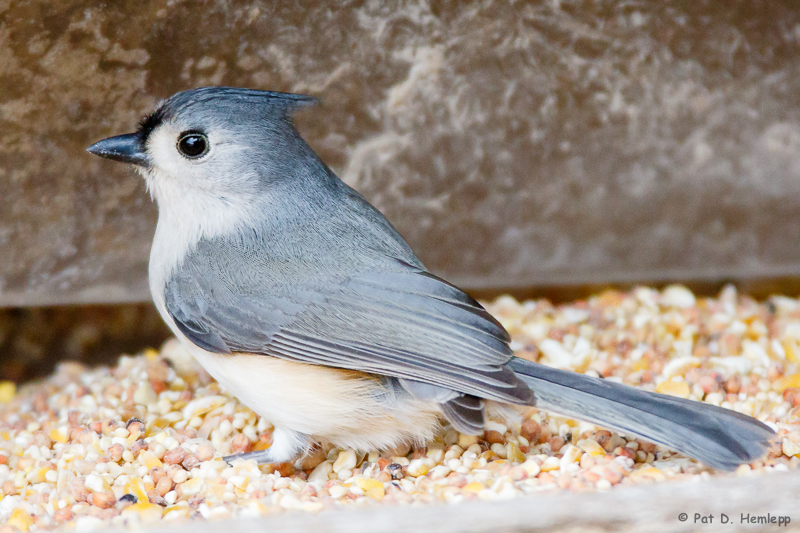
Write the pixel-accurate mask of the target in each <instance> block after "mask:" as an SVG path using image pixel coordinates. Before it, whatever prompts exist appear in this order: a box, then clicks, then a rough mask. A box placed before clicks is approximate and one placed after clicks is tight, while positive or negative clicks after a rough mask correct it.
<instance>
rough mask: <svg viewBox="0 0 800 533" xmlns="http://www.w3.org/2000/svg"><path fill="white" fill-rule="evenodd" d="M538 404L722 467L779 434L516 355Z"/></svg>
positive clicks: (514, 364) (740, 418)
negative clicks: (532, 361) (519, 357)
mask: <svg viewBox="0 0 800 533" xmlns="http://www.w3.org/2000/svg"><path fill="white" fill-rule="evenodd" d="M508 366H510V367H511V368H512V369H513V370H514V371H515V372H516V373H517V375H518V376H519V377H520V378H521V379H522V380H523V381H524V382H525V383H526V384H528V385H529V386H530V387H531V389H533V391H534V394H535V397H536V400H535V406H536V407H539V408H541V409H544V410H546V411H553V412H555V413H558V414H562V415H565V416H570V417H573V418H575V419H578V420H584V421H587V422H592V423H595V424H598V425H602V426H606V427H608V428H611V429H616V430H620V431H622V432H624V433H627V434H631V435H635V436H637V437H641V438H643V439H645V440H648V441H651V442H654V443H657V444H663V445H664V446H667V447H669V448H671V449H673V450H677V451H679V452H681V453H683V454H685V455H688V456H689V457H693V458H694V459H697V460H699V461H701V462H703V463H704V464H706V465H708V466H711V467H714V468H718V469H720V470H734V469H736V467H737V466H739V465H741V464H743V463H749V462H751V461H753V460H755V459H758V458H760V457H762V456H763V455H764V454H766V452H767V449H768V448H769V447H770V445H771V442H770V441H771V439H772V438H773V437H774V436H775V432H774V431H773V430H772V429H770V428H769V427H768V426H767V425H765V424H763V423H761V422H759V421H758V420H756V419H755V418H752V417H749V416H746V415H743V414H741V413H737V412H735V411H731V410H729V409H724V408H721V407H716V406H714V405H709V404H706V403H701V402H695V401H691V400H684V399H682V398H676V397H673V396H667V395H665V394H656V393H652V392H646V391H643V390H639V389H635V388H633V387H628V386H625V385H620V384H619V383H613V382H610V381H605V380H602V379H597V378H593V377H590V376H585V375H583V374H578V373H576V372H569V371H566V370H558V369H555V368H550V367H547V366H543V365H539V364H536V363H531V362H530V361H526V360H524V359H518V358H514V359H512V360H511V361H510V362H509V363H508Z"/></svg>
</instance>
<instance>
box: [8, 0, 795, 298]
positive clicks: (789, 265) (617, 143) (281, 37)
mask: <svg viewBox="0 0 800 533" xmlns="http://www.w3.org/2000/svg"><path fill="white" fill-rule="evenodd" d="M799 41H800V6H798V4H797V3H796V2H793V1H788V0H786V1H778V0H775V1H764V2H713V1H710V0H706V1H688V0H686V1H664V2H618V1H613V0H599V1H596V2H590V3H587V2H580V1H576V0H575V1H571V0H563V1H560V2H551V1H546V2H545V1H542V2H507V1H505V0H490V1H487V2H481V3H480V4H478V3H474V4H465V3H459V2H455V3H452V2H436V1H423V0H409V1H406V2H394V3H387V2H383V1H378V0H372V1H357V2H337V3H328V2H325V3H302V2H300V3H298V2H262V1H256V0H242V1H237V2H227V1H222V0H201V1H196V2H189V1H187V0H153V1H152V2H146V3H142V2H115V3H107V4H98V3H97V2H93V1H89V0H21V1H14V2H11V1H9V0H0V50H2V53H0V305H33V304H54V303H65V302H73V303H77V302H117V301H136V300H142V299H147V298H148V294H147V286H146V262H147V254H148V247H149V242H150V239H151V235H152V232H153V227H154V223H155V217H156V212H155V208H154V206H153V205H151V203H150V201H149V199H148V198H147V196H146V194H145V191H144V186H143V183H142V181H141V180H140V178H139V177H138V176H136V175H135V174H134V173H133V172H132V171H131V170H130V169H127V168H124V167H123V166H121V165H117V164H114V163H111V162H107V161H102V160H100V159H98V158H93V157H91V156H89V155H88V154H86V153H85V152H84V148H85V147H86V146H87V145H88V144H90V143H91V142H93V141H96V140H98V139H100V138H103V137H105V136H108V135H112V134H118V133H124V132H128V131H131V130H132V129H133V128H134V127H135V124H136V121H137V120H138V119H139V118H140V117H141V116H142V115H143V114H145V113H146V112H147V111H148V110H149V109H150V108H151V107H152V106H153V105H154V104H155V103H156V102H157V101H158V99H159V98H162V97H166V96H168V95H170V94H171V93H173V92H175V91H178V90H181V89H186V88H189V87H195V86H200V85H209V84H226V85H240V86H248V87H254V88H269V89H276V90H285V91H294V92H304V93H310V94H314V95H316V96H319V97H321V98H322V99H323V104H322V105H321V106H320V107H318V108H316V109H312V110H310V111H308V112H305V113H304V114H303V115H302V116H300V117H299V119H298V124H299V127H300V129H301V130H302V131H303V132H304V134H305V135H306V136H307V138H308V139H309V141H310V142H311V144H312V145H313V146H314V147H315V148H316V149H317V150H318V151H319V153H320V154H321V155H322V156H323V158H324V159H326V160H327V161H328V162H329V163H330V164H331V165H332V166H333V167H334V169H335V170H336V171H337V172H339V173H340V175H341V176H342V177H343V178H344V179H345V180H346V181H348V182H349V183H350V184H352V185H353V186H355V187H356V188H358V189H359V190H360V191H362V192H363V193H364V194H365V195H366V196H367V197H368V198H369V199H371V200H372V201H373V202H374V203H375V204H376V205H377V206H378V207H380V208H381V209H382V210H384V212H385V213H386V214H387V215H388V216H389V218H390V219H391V220H392V221H393V222H394V223H395V225H396V226H397V227H398V228H399V229H400V231H401V232H402V233H403V234H404V235H405V236H406V238H407V239H408V240H409V242H410V243H411V244H412V246H413V247H414V248H415V249H416V250H417V251H418V253H419V255H420V257H421V258H422V260H423V261H424V262H425V263H426V264H427V265H428V266H429V267H430V268H431V269H432V270H434V271H435V272H437V273H439V274H442V275H444V276H446V277H448V278H449V279H451V280H452V281H454V282H456V283H459V284H462V285H464V286H465V287H467V288H469V289H487V288H488V289H491V288H511V289H513V288H520V287H531V286H545V285H552V284H562V285H563V284H593V283H594V284H596V283H605V282H609V281H616V282H626V281H631V280H645V281H658V280H666V279H678V280H696V279H705V280H709V279H710V280H714V279H720V278H728V279H733V280H741V279H748V278H754V277H756V278H765V279H773V278H779V277H783V278H797V274H798V272H800V246H798V244H797V242H798V237H800V194H798V192H800V61H798V59H797V58H798V57H800V42H799Z"/></svg>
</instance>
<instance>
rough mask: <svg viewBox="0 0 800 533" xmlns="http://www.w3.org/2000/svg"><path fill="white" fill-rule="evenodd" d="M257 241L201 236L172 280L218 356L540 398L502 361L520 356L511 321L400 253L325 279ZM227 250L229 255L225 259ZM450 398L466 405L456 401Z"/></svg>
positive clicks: (195, 334)
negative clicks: (505, 322)
mask: <svg viewBox="0 0 800 533" xmlns="http://www.w3.org/2000/svg"><path fill="white" fill-rule="evenodd" d="M259 249H263V247H261V248H259V247H254V248H253V250H249V251H248V250H246V249H245V250H243V249H242V248H241V246H234V247H231V246H230V244H229V243H227V244H226V243H224V242H213V241H208V242H205V243H201V246H199V247H198V249H197V250H196V251H195V252H193V253H192V254H190V255H189V256H188V257H187V258H186V260H185V261H184V263H183V265H182V266H181V268H179V269H178V271H177V272H176V273H175V274H174V275H173V276H172V278H171V279H170V280H169V282H168V283H167V285H166V291H165V303H166V308H167V311H168V312H169V314H170V315H171V316H172V318H173V319H174V320H175V323H176V325H177V327H178V328H179V329H180V330H181V331H182V332H183V333H184V334H185V335H186V336H187V337H188V338H189V339H190V340H191V341H192V342H194V343H196V344H197V345H198V346H201V347H203V348H204V349H206V350H209V351H213V352H217V353H231V352H245V353H255V354H263V355H267V356H273V357H279V358H282V359H287V360H291V361H296V362H301V363H308V364H316V365H325V366H331V367H337V368H344V369H350V370H358V371H362V372H368V373H374V374H380V375H385V376H392V377H395V378H401V379H406V380H413V381H419V382H422V383H428V384H431V385H435V386H438V387H442V388H445V389H449V390H453V391H457V392H459V393H463V394H469V395H473V396H477V397H480V398H486V399H495V400H500V401H510V402H526V403H527V402H530V401H532V400H533V393H532V392H531V390H530V389H529V388H528V387H527V385H525V384H524V383H523V382H521V381H520V380H519V379H518V378H517V377H516V375H515V374H514V372H513V371H512V370H510V369H509V368H507V367H506V366H505V364H506V363H507V362H508V361H509V359H510V358H511V357H512V352H511V350H510V348H509V347H508V341H509V337H508V334H507V332H506V331H505V329H503V327H502V326H501V325H500V324H499V323H498V322H497V321H496V320H495V319H494V318H493V317H492V316H491V315H489V314H488V313H487V312H486V311H485V310H484V309H483V308H482V307H481V306H480V305H479V304H478V303H477V302H476V301H475V300H473V299H472V298H471V297H469V296H468V295H467V294H465V293H464V292H462V291H461V290H459V289H458V288H456V287H454V286H452V285H450V284H449V283H447V282H445V281H443V280H441V279H439V278H437V277H435V276H433V275H432V274H430V273H428V272H426V271H424V270H423V269H420V268H419V267H417V266H414V265H411V264H408V263H405V262H403V261H399V260H392V261H391V262H390V263H386V262H384V263H380V264H378V265H375V266H374V267H373V268H371V269H365V268H363V266H362V268H360V269H358V268H357V269H355V270H356V272H355V273H353V274H349V275H341V274H331V275H328V276H326V277H325V278H324V279H321V280H320V279H319V272H318V271H317V270H315V271H314V274H315V275H308V274H303V273H302V272H298V271H297V270H292V268H293V267H292V266H290V267H286V264H287V263H286V262H280V260H279V259H275V258H272V259H268V258H266V257H261V256H259V253H258V250H259ZM219 257H226V258H227V259H226V263H225V265H224V266H223V265H220V264H218V258H219ZM231 257H233V258H234V260H233V261H231ZM344 260H345V259H344V258H342V261H344ZM265 261H266V262H268V261H278V262H279V263H280V264H282V265H283V266H284V267H286V268H289V270H286V269H284V270H283V271H282V276H276V277H270V274H272V273H274V272H275V269H276V268H277V267H276V263H270V264H266V265H265V264H261V266H260V267H259V268H256V265H258V264H260V263H263V262H265ZM320 261H323V260H320ZM323 262H324V261H323ZM352 269H353V267H352V265H350V267H349V268H348V269H346V270H352ZM461 403H463V401H462V402H461ZM452 407H453V409H454V410H456V411H457V410H458V409H461V410H462V411H463V410H464V406H460V404H459V403H458V402H455V403H454V404H453V406H452ZM469 407H471V408H472V411H474V410H475V406H472V405H470V406H469ZM467 411H469V409H467ZM472 411H469V412H472ZM481 416H482V414H481ZM473 423H475V422H474V419H473Z"/></svg>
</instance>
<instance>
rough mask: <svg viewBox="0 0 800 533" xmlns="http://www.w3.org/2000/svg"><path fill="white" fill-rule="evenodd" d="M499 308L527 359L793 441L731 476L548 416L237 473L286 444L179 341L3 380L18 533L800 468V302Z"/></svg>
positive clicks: (508, 303)
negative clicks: (671, 398)
mask: <svg viewBox="0 0 800 533" xmlns="http://www.w3.org/2000/svg"><path fill="white" fill-rule="evenodd" d="M487 307H488V309H489V310H490V311H491V312H492V313H493V314H494V315H495V316H496V317H498V319H499V320H500V321H501V322H502V323H503V324H504V325H505V326H506V327H507V328H508V330H509V331H510V333H511V334H512V337H513V339H514V340H513V347H514V348H515V350H516V352H517V355H519V356H521V357H525V358H528V359H532V360H537V361H539V362H541V363H544V364H548V365H553V366H559V367H562V368H569V369H572V370H575V371H579V372H586V373H591V374H595V375H602V376H603V377H605V378H607V379H616V380H621V381H622V382H624V383H626V384H629V385H633V386H638V387H642V388H644V389H647V390H654V391H658V392H663V393H667V394H674V395H678V396H682V397H688V398H692V399H696V400H700V401H705V402H709V403H713V404H717V405H722V406H724V407H728V408H732V409H735V410H737V411H741V412H744V413H747V414H749V415H752V416H755V417H756V418H758V419H760V420H763V421H765V422H767V423H768V424H770V425H772V427H773V428H775V429H776V430H777V431H778V435H779V438H778V439H777V442H776V445H775V447H774V449H773V451H772V452H771V453H770V455H769V456H767V457H766V458H765V459H764V460H761V461H758V462H756V463H754V464H752V465H749V466H748V465H745V466H742V467H740V469H739V470H738V471H737V472H736V473H735V474H732V475H731V474H728V475H723V474H719V473H716V472H714V471H712V470H709V469H707V468H705V467H703V466H702V465H699V464H698V463H696V462H694V461H692V460H690V459H686V458H684V457H681V456H679V455H677V454H673V453H671V452H670V451H669V450H666V449H664V448H661V447H659V446H654V445H652V444H649V443H646V442H643V441H641V440H637V439H626V438H625V437H623V436H620V435H618V434H616V433H613V432H609V431H606V430H603V429H602V428H597V427H595V426H592V425H588V424H584V423H578V422H575V421H572V420H568V419H565V418H562V417H557V416H552V415H547V414H545V413H541V412H538V411H536V410H535V409H530V410H529V411H528V412H527V413H525V415H524V416H523V417H522V418H520V420H518V421H516V422H512V423H509V424H506V423H500V422H497V421H494V422H492V423H491V424H490V426H489V429H488V431H487V432H486V433H485V435H483V436H481V437H470V436H465V435H459V434H458V433H456V432H455V431H453V430H452V429H450V428H448V427H444V428H443V430H442V432H441V435H440V436H439V438H438V439H437V440H436V441H435V442H432V443H428V445H427V446H426V447H424V448H423V447H416V448H415V447H409V448H407V449H396V450H391V451H384V452H373V453H369V454H367V453H360V452H356V451H352V450H339V449H335V448H331V447H329V446H325V445H324V444H323V445H322V447H321V448H319V449H318V450H316V451H315V452H313V453H312V454H311V455H310V456H308V457H306V458H305V459H304V460H303V461H302V462H301V463H300V464H297V465H288V464H284V465H280V466H278V467H272V466H262V467H258V466H256V465H255V464H254V463H252V462H249V463H248V462H239V463H236V464H234V466H229V465H227V464H226V463H225V462H224V461H222V460H221V457H222V456H223V455H227V454H230V453H235V452H239V451H248V450H251V449H259V448H263V447H266V446H268V445H269V443H270V436H271V430H272V428H271V425H270V424H269V422H268V421H266V420H260V419H258V418H257V417H256V416H255V415H254V414H253V413H252V412H251V411H250V410H249V409H247V408H246V407H244V406H243V405H241V404H240V403H238V402H237V401H236V400H235V398H234V397H233V396H232V395H231V394H229V393H228V392H226V391H222V390H220V388H219V386H218V385H217V384H216V383H215V382H213V380H211V379H210V378H209V377H208V376H207V375H206V374H205V372H204V371H202V369H201V368H199V367H198V366H197V365H196V364H195V363H194V360H193V359H192V358H191V357H190V356H188V355H187V353H186V352H185V351H184V350H183V349H182V348H181V347H180V346H179V345H177V344H176V343H175V342H168V343H167V344H166V345H165V346H164V347H163V348H162V349H161V350H160V351H155V350H152V351H148V352H146V353H144V354H139V355H136V356H123V357H121V358H120V360H119V362H118V364H117V365H116V366H114V367H112V368H107V367H101V368H95V369H86V368H84V367H81V366H79V365H77V364H74V363H65V364H62V365H61V366H60V367H59V368H58V369H57V371H56V372H55V374H54V375H52V376H51V377H49V378H47V379H46V380H43V381H41V382H38V383H32V384H29V385H26V386H23V387H20V388H19V389H18V390H17V389H15V387H14V385H13V384H11V383H2V384H0V401H2V402H3V405H2V407H0V463H2V464H0V490H2V499H0V528H2V529H0V531H5V530H8V531H11V530H22V531H28V530H36V529H47V528H54V527H57V526H59V525H61V526H66V527H67V528H72V527H73V526H74V527H77V528H78V529H79V530H89V529H94V528H100V527H104V526H119V527H123V526H127V525H130V524H134V523H139V522H146V523H150V524H151V525H156V524H155V523H157V522H160V521H167V522H172V521H185V520H191V519H195V520H201V521H206V520H217V519H224V518H240V519H241V518H247V517H250V518H254V517H260V516H263V515H267V514H273V513H279V512H282V511H284V510H296V511H300V512H303V513H315V512H318V511H322V510H325V509H328V508H346V507H362V506H371V507H375V508H378V507H380V506H397V505H408V504H433V503H465V504H466V505H467V506H469V505H471V504H469V503H466V502H470V501H472V500H506V499H516V498H517V497H519V496H522V495H525V494H533V493H555V494H556V495H557V494H559V493H566V492H593V491H594V492H607V491H611V493H612V494H614V493H615V491H617V490H619V489H618V488H617V487H619V486H623V485H645V484H655V483H659V484H661V483H663V484H666V485H664V486H669V485H670V484H673V485H674V486H675V487H682V486H683V485H682V484H680V481H681V480H683V481H702V480H703V479H705V478H710V477H719V478H720V480H719V481H720V482H724V481H726V480H727V481H730V482H731V483H733V484H735V483H745V482H748V481H749V482H752V480H745V479H743V477H744V476H754V475H761V474H771V473H774V472H778V471H785V470H793V469H795V468H796V467H797V465H798V464H799V463H800V457H799V456H800V366H799V365H798V359H799V358H800V344H799V342H800V302H798V300H795V299H789V298H784V297H773V298H771V299H769V300H768V301H766V302H763V303H759V302H755V301H753V300H751V299H749V298H747V297H743V296H739V295H737V293H736V291H735V290H734V289H732V288H728V289H726V290H724V291H723V292H722V293H721V294H720V296H719V297H718V298H713V299H697V298H695V296H694V295H693V294H692V293H691V292H689V291H688V290H686V289H684V288H682V287H677V286H675V287H669V288H667V289H665V290H664V291H662V292H658V291H654V290H651V289H646V288H639V289H636V290H634V291H631V292H630V293H618V292H606V293H603V294H601V295H599V296H597V297H594V298H590V299H588V300H586V301H577V302H573V303H570V304H566V305H561V306H557V307H555V306H553V305H551V304H550V303H549V302H547V301H531V302H525V303H518V302H516V301H515V300H513V299H511V298H500V299H498V300H496V301H495V302H493V303H492V304H490V305H488V306H487ZM724 476H728V477H727V478H726V477H724ZM794 477H796V476H794ZM775 479H776V480H778V479H785V478H783V477H781V476H776V477H775ZM776 482H777V481H776ZM723 485H724V483H723ZM720 486H721V485H720V483H719V482H717V484H716V485H714V482H713V481H711V482H710V483H709V487H710V488H713V487H720ZM642 489H643V490H646V488H644V487H643V488H642ZM654 490H655V489H654ZM659 490H661V489H659ZM662 492H663V491H662ZM552 495H553V494H550V496H552ZM550 496H548V497H550ZM556 507H557V506H556ZM393 508H394V507H393ZM487 509H488V508H487Z"/></svg>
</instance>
